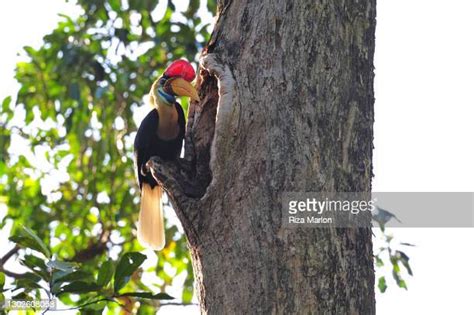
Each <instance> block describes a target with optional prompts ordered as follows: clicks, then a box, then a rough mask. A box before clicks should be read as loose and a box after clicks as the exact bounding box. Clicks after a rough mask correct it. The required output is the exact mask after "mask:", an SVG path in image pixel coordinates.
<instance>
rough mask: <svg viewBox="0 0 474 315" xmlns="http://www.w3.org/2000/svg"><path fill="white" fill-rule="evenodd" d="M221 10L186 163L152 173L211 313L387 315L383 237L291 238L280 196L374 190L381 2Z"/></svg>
mask: <svg viewBox="0 0 474 315" xmlns="http://www.w3.org/2000/svg"><path fill="white" fill-rule="evenodd" d="M218 3H219V5H218V20H217V23H216V27H215V30H214V32H213V34H212V38H211V40H210V42H209V44H208V47H207V49H206V50H205V51H204V52H203V58H202V62H201V65H200V67H201V68H200V76H199V79H198V80H199V82H198V85H199V89H200V96H201V99H202V101H201V103H200V104H192V106H191V109H190V114H189V120H188V126H187V137H186V148H185V157H184V159H183V160H181V161H179V163H163V162H162V161H159V160H158V159H156V158H155V159H152V160H151V162H150V164H149V166H150V167H151V169H152V171H153V174H154V176H155V178H157V179H158V180H159V181H161V182H162V183H163V184H164V186H165V188H166V190H167V191H168V192H169V194H170V195H171V198H172V202H173V204H174V207H175V210H176V212H177V214H178V216H179V218H180V220H181V222H182V223H183V227H184V229H185V231H186V234H187V237H188V240H189V246H190V250H191V253H192V258H193V265H194V272H195V278H196V284H197V292H198V295H199V301H200V305H201V310H202V313H209V314H364V315H365V314H374V313H375V298H374V270H373V261H372V243H371V231H370V229H335V228H330V229H297V230H294V229H292V230H288V229H284V228H283V227H282V216H281V204H280V197H281V193H282V192H284V191H370V189H371V177H372V138H373V130H372V125H373V103H374V95H373V79H374V74H373V54H374V46H375V42H374V41H375V35H374V32H375V0H319V1H313V0H296V1H283V0H278V1H273V0H272V1H270V0H263V1H250V0H241V1H230V0H222V1H218Z"/></svg>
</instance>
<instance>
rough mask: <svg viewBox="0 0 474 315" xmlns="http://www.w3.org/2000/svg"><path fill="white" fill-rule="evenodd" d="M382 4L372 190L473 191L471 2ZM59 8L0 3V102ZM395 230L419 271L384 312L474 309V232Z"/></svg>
mask: <svg viewBox="0 0 474 315" xmlns="http://www.w3.org/2000/svg"><path fill="white" fill-rule="evenodd" d="M377 9H378V10H377V11H378V12H377V15H378V17H377V41H376V43H377V47H376V56H375V66H376V113H375V114H376V115H375V120H376V124H375V152H374V166H375V169H374V172H375V178H374V181H373V190H374V191H474V180H473V178H474V176H473V175H474V145H473V139H472V138H473V135H474V123H473V117H474V106H473V105H474V100H473V97H472V91H473V90H474V89H473V86H472V85H473V82H474V80H473V76H474V40H473V39H474V37H473V30H474V19H473V18H472V13H473V12H474V2H473V1H470V0H450V1H448V0H397V1H389V0H379V3H378V8H377ZM59 12H65V13H74V12H75V10H74V9H73V8H72V6H71V5H70V4H64V3H63V1H62V0H48V1H37V0H36V1H35V0H16V1H2V2H0V30H1V31H0V32H1V35H2V42H3V43H4V45H3V47H2V49H1V50H0V101H1V100H3V98H4V97H5V96H7V95H11V94H14V92H15V91H16V88H17V87H16V84H15V81H14V80H13V79H12V78H13V69H14V65H15V62H16V60H17V56H16V53H17V52H18V51H20V50H21V47H22V46H24V45H30V46H34V47H38V46H39V45H41V38H42V36H43V35H44V34H46V33H48V32H49V31H50V30H52V29H53V28H54V26H55V25H56V23H57V22H58V21H59V18H58V16H57V13H59ZM1 212H2V211H1V209H0V216H1ZM392 231H393V233H394V235H395V237H396V238H397V239H398V240H400V241H406V242H410V243H414V244H416V245H417V247H415V248H411V249H410V250H409V251H407V252H408V253H409V255H410V258H411V263H412V269H413V271H414V277H413V278H408V279H407V280H408V288H409V290H408V291H404V290H401V289H397V288H396V287H395V285H394V283H393V282H389V289H388V291H387V293H385V294H378V293H377V312H378V314H382V315H385V314H389V315H391V314H419V313H426V314H447V313H450V314H472V313H473V310H474V305H473V299H472V292H474V290H473V283H474V268H473V266H474V247H473V245H472V243H473V240H474V229H394V230H392ZM2 241H3V242H2ZM4 245H5V242H4V240H0V247H1V249H0V253H2V252H4ZM380 274H385V275H386V276H387V278H388V279H389V278H390V274H389V272H388V271H382V272H381V273H380ZM377 292H378V291H377ZM192 309H193V310H196V308H192ZM186 310H190V308H186ZM176 311H177V310H176V309H172V308H171V307H166V308H163V309H162V310H161V311H160V314H161V313H162V314H171V313H176ZM180 313H182V312H180Z"/></svg>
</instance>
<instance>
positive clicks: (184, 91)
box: [170, 78, 199, 102]
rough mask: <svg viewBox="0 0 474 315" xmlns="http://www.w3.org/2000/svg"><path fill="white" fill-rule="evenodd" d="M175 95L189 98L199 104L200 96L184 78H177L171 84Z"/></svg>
mask: <svg viewBox="0 0 474 315" xmlns="http://www.w3.org/2000/svg"><path fill="white" fill-rule="evenodd" d="M170 85H171V89H172V90H173V93H174V94H175V95H177V96H188V97H190V98H191V100H193V101H198V102H199V95H198V92H197V91H196V89H195V88H194V86H192V84H191V83H189V82H188V81H186V80H185V79H183V78H176V79H173V80H172V81H171V82H170Z"/></svg>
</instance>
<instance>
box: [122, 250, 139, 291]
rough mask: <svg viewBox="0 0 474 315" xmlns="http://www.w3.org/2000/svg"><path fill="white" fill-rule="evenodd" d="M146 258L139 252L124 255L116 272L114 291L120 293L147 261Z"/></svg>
mask: <svg viewBox="0 0 474 315" xmlns="http://www.w3.org/2000/svg"><path fill="white" fill-rule="evenodd" d="M145 259H146V256H145V255H143V254H140V253H138V252H130V253H126V254H125V255H123V256H122V257H121V258H120V260H119V262H118V264H117V269H116V270H115V275H114V291H115V292H118V291H119V290H120V289H121V288H123V287H124V286H125V285H126V284H127V282H128V281H129V280H130V276H131V275H132V274H133V273H134V272H135V270H137V269H138V267H140V265H141V264H142V263H143V262H144V261H145Z"/></svg>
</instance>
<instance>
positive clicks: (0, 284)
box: [0, 272, 5, 291]
mask: <svg viewBox="0 0 474 315" xmlns="http://www.w3.org/2000/svg"><path fill="white" fill-rule="evenodd" d="M4 285H5V274H4V273H3V272H0V291H2V290H3V286H4Z"/></svg>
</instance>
